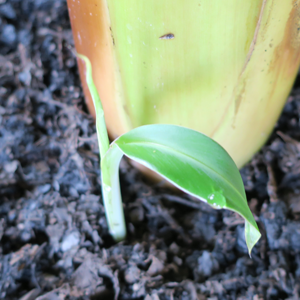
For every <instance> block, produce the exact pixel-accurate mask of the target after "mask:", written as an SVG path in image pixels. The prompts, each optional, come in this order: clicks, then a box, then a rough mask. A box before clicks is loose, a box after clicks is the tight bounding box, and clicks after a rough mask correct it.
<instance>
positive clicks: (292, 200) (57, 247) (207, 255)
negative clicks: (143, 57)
mask: <svg viewBox="0 0 300 300" xmlns="http://www.w3.org/2000/svg"><path fill="white" fill-rule="evenodd" d="M0 2H1V4H0V16H1V20H0V97H1V98H0V123H1V125H0V218H1V220H0V299H22V300H32V299H38V300H46V299H122V300H125V299H126V300H129V299H146V300H158V299H161V300H171V299H178V300H179V299H181V300H188V299H191V300H196V299H198V300H202V299H211V300H212V299H240V300H242V299H256V300H259V299H270V300H271V299H299V293H300V281H299V278H300V201H299V199H300V174H299V173H300V142H299V141H300V130H299V129H300V128H299V127H300V126H299V116H300V89H298V88H297V86H299V85H296V86H295V88H294V90H293V92H292V94H291V96H290V98H289V100H288V102H287V104H286V106H285V109H284V112H283V115H282V116H281V118H280V120H279V122H278V124H277V126H276V128H275V130H274V133H273V134H272V136H271V138H270V140H269V142H268V144H267V146H265V147H264V148H263V149H262V150H261V151H260V153H258V154H257V155H256V156H255V157H254V158H253V159H252V161H251V162H250V163H249V164H248V165H247V166H246V167H244V168H243V169H242V176H243V179H244V183H245V187H246V191H247V196H248V199H249V204H250V207H251V210H252V211H253V212H254V215H255V218H256V220H257V222H258V224H259V226H260V229H261V231H262V233H263V236H262V238H261V240H260V242H259V243H258V245H257V246H256V247H255V248H254V250H253V253H252V258H250V257H249V256H248V253H247V247H246V244H245V239H244V225H243V220H242V219H241V218H240V217H239V216H238V215H236V214H234V213H232V212H229V211H223V210H218V211H217V210H213V209H212V208H210V207H209V206H207V205H205V204H203V203H199V202H196V201H195V200H194V199H191V198H190V197H189V196H187V195H184V194H176V193H174V192H170V191H169V190H165V189H163V188H161V187H159V185H153V184H152V185H151V184H147V183H146V182H145V181H144V180H143V178H142V177H141V174H140V173H139V172H138V171H136V170H135V169H133V168H132V167H131V166H129V164H128V163H127V162H126V161H123V162H122V165H121V172H120V173H121V174H120V176H121V185H122V193H123V199H124V203H125V214H126V220H127V227H128V238H127V240H126V241H124V242H122V243H118V244H115V243H114V242H113V241H112V240H111V238H110V236H109V234H108V229H107V224H106V220H105V216H104V209H103V205H102V199H101V190H100V181H99V158H98V146H97V140H96V134H95V127H94V123H93V120H92V118H91V117H90V116H89V115H88V114H87V111H86V107H85V105H84V100H83V94H82V90H81V88H80V82H79V77H78V73H77V66H76V60H75V58H74V56H73V54H72V52H71V50H70V49H71V48H72V47H73V40H72V33H71V29H70V24H69V20H68V11H67V7H66V3H65V1H62V0H55V1H50V0H8V1H0Z"/></svg>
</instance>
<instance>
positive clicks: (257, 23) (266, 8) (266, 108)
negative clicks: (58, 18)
mask: <svg viewBox="0 0 300 300" xmlns="http://www.w3.org/2000/svg"><path fill="white" fill-rule="evenodd" d="M68 7H69V13H70V20H71V24H72V30H73V35H74V40H75V45H76V49H77V52H79V53H82V54H84V55H86V56H88V57H89V58H90V59H91V62H92V65H93V75H94V78H95V81H96V86H97V89H98V90H99V93H100V96H101V99H102V101H103V107H104V112H105V115H106V124H107V127H108V131H109V134H110V136H111V137H112V138H116V137H117V136H120V135H122V134H123V133H125V132H128V131H130V130H132V129H133V128H136V127H139V126H142V125H146V124H173V125H180V126H185V127H188V128H191V129H194V130H196V131H199V132H202V133H204V134H206V135H207V136H209V137H211V138H213V139H214V140H215V141H217V142H218V143H220V144H221V145H222V146H223V147H224V148H225V149H226V150H227V151H228V153H229V154H230V155H231V156H232V157H233V159H234V161H235V162H236V164H237V166H238V167H241V166H242V165H243V164H245V163H246V162H247V161H248V160H249V159H250V158H251V156H252V155H253V154H254V153H255V152H256V151H257V150H258V149H259V148H260V147H261V145H262V144H263V143H264V142H265V141H266V139H267V137H268V136H269V134H270V132H271V130H272V128H273V126H274V124H275V122H276V120H277V119H278V116H279V114H280V112H281V110H282V107H283V105H284V102H285V100H286V98H287V96H288V93H289V91H290V89H291V87H292V84H293V81H294V79H295V76H296V74H297V71H298V68H299V61H300V38H299V25H300V24H299V23H300V21H299V20H300V0H284V1H283V0H251V1H249V0H227V1H220V0H189V1H182V0H163V1H162V0H153V1H146V0H126V1H120V0H76V1H75V0H68ZM79 67H80V73H81V78H82V82H83V86H84V90H85V94H86V96H87V99H88V106H89V109H90V111H91V112H92V113H93V114H94V115H95V111H94V107H93V102H92V100H91V99H92V98H91V95H90V93H89V90H88V87H87V85H86V84H85V81H84V65H83V63H82V62H80V63H79Z"/></svg>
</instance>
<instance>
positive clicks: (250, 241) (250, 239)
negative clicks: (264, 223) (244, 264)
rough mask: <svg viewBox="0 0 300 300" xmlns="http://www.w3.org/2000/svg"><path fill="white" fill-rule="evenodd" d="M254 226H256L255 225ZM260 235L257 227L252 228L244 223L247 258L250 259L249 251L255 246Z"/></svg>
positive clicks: (249, 224)
mask: <svg viewBox="0 0 300 300" xmlns="http://www.w3.org/2000/svg"><path fill="white" fill-rule="evenodd" d="M255 225H256V224H255ZM260 237H261V234H260V232H259V230H258V227H257V225H256V226H254V225H252V224H251V223H249V222H247V221H246V222H245V238H246V244H247V247H248V252H249V256H250V257H251V251H252V249H253V247H254V246H255V244H256V243H257V242H258V240H259V239H260Z"/></svg>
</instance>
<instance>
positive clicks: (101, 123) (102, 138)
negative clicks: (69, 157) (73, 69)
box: [77, 53, 109, 158]
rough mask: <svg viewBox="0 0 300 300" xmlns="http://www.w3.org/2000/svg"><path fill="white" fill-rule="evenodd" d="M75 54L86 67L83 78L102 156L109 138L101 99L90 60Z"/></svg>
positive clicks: (107, 146) (106, 149)
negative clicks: (90, 100) (94, 116)
mask: <svg viewBox="0 0 300 300" xmlns="http://www.w3.org/2000/svg"><path fill="white" fill-rule="evenodd" d="M77 56H78V57H79V58H81V59H82V60H83V61H84V62H85V67H86V71H85V80H86V83H87V85H88V87H89V91H90V93H91V96H92V99H93V103H94V107H95V111H96V130H97V137H98V144H99V151H100V157H101V158H102V157H103V156H104V155H105V153H106V152H107V151H108V149H109V139H108V134H107V129H106V124H105V118H104V111H103V107H102V103H101V99H100V97H99V94H98V91H97V88H96V86H95V84H94V81H93V74H92V65H91V62H90V60H89V59H88V58H87V57H86V56H84V55H82V54H78V53H77Z"/></svg>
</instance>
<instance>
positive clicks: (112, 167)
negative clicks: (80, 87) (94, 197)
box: [77, 54, 126, 241]
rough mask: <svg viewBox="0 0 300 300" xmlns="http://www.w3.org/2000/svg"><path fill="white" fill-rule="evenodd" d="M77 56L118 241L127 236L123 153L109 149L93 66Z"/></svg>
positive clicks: (112, 228) (105, 198)
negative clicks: (82, 65) (83, 69)
mask: <svg viewBox="0 0 300 300" xmlns="http://www.w3.org/2000/svg"><path fill="white" fill-rule="evenodd" d="M77 56H78V57H79V58H81V59H82V60H83V61H84V62H85V66H86V73H85V78H86V82H87V85H88V88H89V91H90V93H91V96H92V99H93V103H94V106H95V112H96V131H97V138H98V144H99V151H100V157H101V165H100V167H101V185H102V196H103V204H104V209H105V214H106V219H107V222H108V228H109V231H110V234H111V235H112V237H113V238H114V239H115V240H116V241H120V240H123V239H125V237H126V226H125V218H124V212H123V206H122V198H121V192H120V182H119V164H120V161H121V158H122V156H123V154H122V152H121V151H120V150H119V149H118V148H117V147H114V149H113V151H112V149H111V151H108V150H109V149H110V146H109V139H108V133H107V129H106V123H105V118H104V111H103V107H102V103H101V99H100V97H99V94H98V91H97V89H96V86H95V84H94V81H93V76H92V66H91V63H90V61H89V59H88V58H87V57H86V56H84V55H81V54H77ZM104 157H105V159H104Z"/></svg>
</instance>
